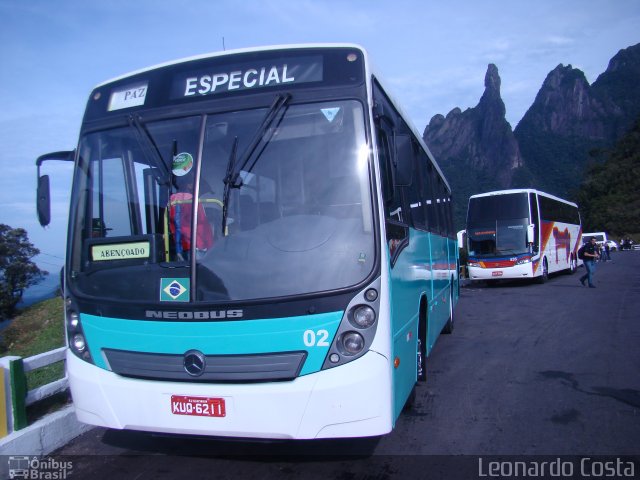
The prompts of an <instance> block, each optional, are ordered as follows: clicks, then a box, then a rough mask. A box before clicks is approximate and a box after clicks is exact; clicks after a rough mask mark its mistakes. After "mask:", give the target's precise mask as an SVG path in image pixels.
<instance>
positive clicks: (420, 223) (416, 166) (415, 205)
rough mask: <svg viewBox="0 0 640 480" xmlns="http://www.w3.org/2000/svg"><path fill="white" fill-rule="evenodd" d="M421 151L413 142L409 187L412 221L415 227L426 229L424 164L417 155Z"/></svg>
mask: <svg viewBox="0 0 640 480" xmlns="http://www.w3.org/2000/svg"><path fill="white" fill-rule="evenodd" d="M417 151H419V150H418V147H417V146H416V144H415V143H414V144H413V153H414V155H413V182H411V186H410V187H409V188H408V189H407V192H408V194H409V209H410V212H411V221H412V223H413V226H414V228H417V229H419V230H426V229H427V224H426V218H425V203H424V200H423V199H424V195H423V192H422V190H423V186H422V178H423V177H422V170H423V166H422V165H420V160H421V159H420V157H419V156H418V155H416V152H417Z"/></svg>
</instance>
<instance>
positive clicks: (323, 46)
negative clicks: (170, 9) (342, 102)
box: [94, 43, 451, 191]
mask: <svg viewBox="0 0 640 480" xmlns="http://www.w3.org/2000/svg"><path fill="white" fill-rule="evenodd" d="M314 48H317V49H327V48H353V49H357V50H359V51H360V52H362V55H363V56H364V60H365V61H364V65H365V69H366V76H367V78H366V82H367V84H370V82H371V76H373V77H375V78H376V80H377V81H378V82H379V83H380V84H382V85H383V88H384V90H385V93H386V94H387V95H388V96H389V99H390V100H391V103H392V104H393V106H394V107H395V108H396V109H397V110H398V112H399V113H400V114H401V115H402V117H403V118H404V119H405V121H406V122H407V124H408V125H409V128H411V130H412V132H413V134H414V135H415V137H416V139H417V140H418V141H419V142H420V144H421V146H422V147H423V148H424V149H425V150H426V152H427V154H428V156H429V158H430V159H431V161H432V163H433V165H434V167H435V168H436V170H437V171H438V173H439V174H440V177H441V178H442V180H443V181H444V183H445V185H446V187H447V189H448V190H449V191H451V186H450V185H449V182H448V181H447V178H446V177H445V175H444V173H443V172H442V169H441V168H440V165H438V162H437V161H436V160H435V158H434V157H433V154H432V153H431V151H430V150H429V147H428V146H427V145H426V144H425V142H424V140H423V138H422V135H420V133H419V132H418V129H417V128H416V127H415V125H414V124H413V122H412V121H411V119H410V117H409V116H408V115H407V114H406V112H405V111H404V110H403V109H402V107H401V106H400V104H399V103H398V102H397V101H396V99H395V96H394V95H392V94H391V92H390V91H389V90H388V88H387V87H386V83H385V82H384V81H383V78H381V76H380V74H379V72H378V71H377V69H375V68H373V66H372V63H371V60H370V58H369V54H368V52H367V50H366V49H365V48H364V47H363V46H361V45H359V44H356V43H300V44H283V45H268V46H261V47H249V48H239V49H234V50H224V51H221V52H211V53H206V54H201V55H194V56H191V57H184V58H180V59H176V60H171V61H168V62H164V63H159V64H156V65H151V66H149V67H145V68H141V69H139V70H134V71H132V72H129V73H125V74H123V75H120V76H118V77H114V78H111V79H109V80H106V81H104V82H101V83H99V84H98V85H96V86H95V87H94V90H95V89H97V88H100V87H104V86H105V85H109V84H110V83H113V82H118V81H120V80H124V79H126V78H129V77H133V76H135V75H138V74H141V73H145V72H150V71H153V70H156V69H159V68H164V67H169V66H172V65H180V64H182V63H187V62H191V61H194V60H205V59H208V58H220V57H225V56H233V55H238V54H244V53H254V52H270V51H277V50H296V49H314ZM370 100H371V99H370Z"/></svg>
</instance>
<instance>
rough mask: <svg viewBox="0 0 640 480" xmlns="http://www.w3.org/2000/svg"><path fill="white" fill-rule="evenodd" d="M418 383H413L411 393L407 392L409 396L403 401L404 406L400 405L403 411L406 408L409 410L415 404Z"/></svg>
mask: <svg viewBox="0 0 640 480" xmlns="http://www.w3.org/2000/svg"><path fill="white" fill-rule="evenodd" d="M417 388H418V385H417V384H416V385H414V386H413V388H412V389H411V393H410V394H409V396H408V397H407V401H406V402H404V406H403V407H402V410H403V411H405V412H406V411H407V410H411V409H412V408H413V406H414V405H415V404H416V397H417V392H416V390H417Z"/></svg>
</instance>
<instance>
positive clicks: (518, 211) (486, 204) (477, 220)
mask: <svg viewBox="0 0 640 480" xmlns="http://www.w3.org/2000/svg"><path fill="white" fill-rule="evenodd" d="M529 223H530V222H529V204H528V201H527V195H526V193H513V194H506V195H491V196H486V197H475V198H471V199H470V200H469V211H468V216H467V236H468V239H469V255H471V256H475V257H492V256H501V255H516V254H520V253H526V252H528V245H527V225H529Z"/></svg>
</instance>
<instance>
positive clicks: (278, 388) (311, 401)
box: [37, 45, 458, 439]
mask: <svg viewBox="0 0 640 480" xmlns="http://www.w3.org/2000/svg"><path fill="white" fill-rule="evenodd" d="M53 159H58V160H69V161H71V160H72V161H74V162H75V170H74V172H75V173H74V179H73V190H72V197H71V206H70V217H69V230H68V250H67V254H66V264H65V271H64V299H65V308H66V333H67V339H68V345H69V350H68V354H67V358H66V362H67V369H68V376H69V382H70V385H71V393H72V396H73V401H74V404H75V407H76V412H77V416H78V418H79V420H81V421H82V422H85V423H88V424H93V425H100V426H105V427H110V428H115V429H133V430H142V431H152V432H168V433H181V434H198V435H212V436H229V437H246V438H292V439H313V438H335V437H361V436H376V435H382V434H385V433H387V432H389V431H391V429H392V428H393V427H394V424H395V422H396V420H397V418H398V416H399V415H400V413H401V411H402V409H403V406H405V404H406V403H407V400H408V399H410V398H411V397H412V392H415V390H414V388H415V385H416V382H417V381H419V380H424V377H425V373H426V372H425V364H426V363H425V362H426V358H427V356H428V355H429V353H430V352H431V349H432V348H433V345H434V342H435V341H436V339H437V338H438V335H439V334H440V333H441V331H445V332H450V331H451V329H452V327H453V311H454V305H455V303H456V301H457V299H458V273H457V272H458V268H457V263H458V254H457V245H456V240H455V232H454V231H453V225H452V220H451V193H450V188H449V186H448V184H447V182H446V180H445V178H444V177H443V175H442V172H441V171H440V169H439V168H438V166H437V164H436V162H435V161H434V160H433V158H432V156H431V154H430V153H429V151H428V149H427V147H426V146H425V145H424V143H423V142H422V140H421V138H420V135H419V134H418V133H417V131H416V130H415V129H414V128H413V127H411V126H410V124H409V122H408V120H407V118H406V117H405V116H403V114H402V113H401V111H400V110H399V109H398V108H397V106H396V104H395V103H394V102H393V101H392V100H391V98H390V97H389V96H388V95H387V93H386V91H385V90H384V88H383V87H382V85H381V83H380V82H379V79H378V77H377V76H376V75H375V73H373V71H372V70H371V67H370V63H369V59H368V56H367V53H366V51H365V50H363V49H362V48H361V47H359V46H356V45H306V46H305V45H302V46H290V47H272V48H260V49H251V50H237V51H233V52H221V53H216V54H212V55H206V56H200V57H194V58H188V59H185V60H180V61H176V62H172V63H167V64H164V65H160V66H156V67H152V68H148V69H145V70H141V71H137V72H134V73H131V74H128V75H125V76H122V77H120V78H117V79H114V80H111V81H108V82H106V83H103V84H101V85H99V86H97V87H96V88H95V89H94V90H93V91H92V92H91V95H90V97H89V100H88V104H87V108H86V112H85V116H84V120H83V122H82V127H81V132H80V139H79V143H78V146H77V148H76V149H75V150H74V151H71V152H56V153H52V154H47V155H43V156H41V157H40V158H39V159H38V161H37V165H38V186H39V188H38V214H39V217H40V221H41V223H42V224H47V223H48V222H49V220H50V218H49V217H50V208H49V199H48V196H49V194H48V190H49V186H48V185H49V182H48V176H47V175H43V174H42V171H41V167H42V165H43V163H44V162H46V161H49V160H53ZM194 212H197V214H194ZM194 238H195V241H192V240H193V239H194Z"/></svg>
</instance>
